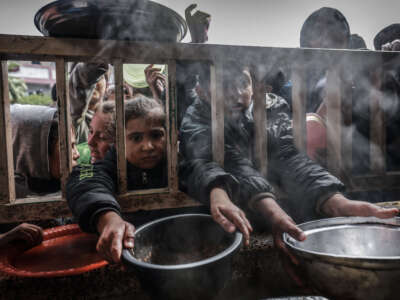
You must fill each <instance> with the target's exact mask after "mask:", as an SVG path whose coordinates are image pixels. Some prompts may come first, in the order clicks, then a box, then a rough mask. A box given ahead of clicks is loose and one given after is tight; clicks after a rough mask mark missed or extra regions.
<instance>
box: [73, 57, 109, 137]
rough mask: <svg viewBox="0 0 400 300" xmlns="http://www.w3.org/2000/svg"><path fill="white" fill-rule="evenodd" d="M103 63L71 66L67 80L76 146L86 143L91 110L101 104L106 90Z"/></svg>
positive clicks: (105, 69)
mask: <svg viewBox="0 0 400 300" xmlns="http://www.w3.org/2000/svg"><path fill="white" fill-rule="evenodd" d="M108 70H109V66H108V64H105V63H83V62H80V63H76V64H74V65H73V66H72V68H71V72H70V78H69V98H70V106H71V118H72V122H73V125H74V127H75V130H76V140H77V143H78V144H81V143H83V142H87V140H88V135H89V124H90V122H91V120H92V118H93V114H94V112H93V110H94V108H95V107H96V105H97V104H99V103H102V102H103V99H104V94H105V92H106V88H107V79H106V76H105V75H106V73H107V72H108Z"/></svg>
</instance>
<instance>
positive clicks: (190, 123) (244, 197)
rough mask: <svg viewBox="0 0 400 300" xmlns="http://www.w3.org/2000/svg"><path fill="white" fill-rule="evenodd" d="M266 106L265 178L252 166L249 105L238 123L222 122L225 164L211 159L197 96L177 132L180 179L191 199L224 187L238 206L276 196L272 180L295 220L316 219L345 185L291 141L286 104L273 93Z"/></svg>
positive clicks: (207, 124) (204, 112)
mask: <svg viewBox="0 0 400 300" xmlns="http://www.w3.org/2000/svg"><path fill="white" fill-rule="evenodd" d="M269 98H270V100H269V101H267V103H266V108H267V119H268V125H267V132H268V137H267V138H268V154H269V156H268V162H269V170H268V179H266V178H264V177H263V176H262V175H261V174H260V173H259V172H258V171H257V170H256V168H255V166H254V162H253V157H252V151H253V149H252V147H251V145H252V144H253V138H254V119H253V113H252V109H253V108H252V106H251V107H250V108H249V110H248V111H247V112H246V113H245V114H243V117H242V118H241V120H239V121H235V122H232V121H229V120H226V121H225V159H224V161H225V165H224V167H222V166H220V165H219V164H218V163H216V162H214V161H213V160H212V150H211V108H210V105H209V104H208V103H205V102H203V101H201V100H200V99H199V98H197V99H196V100H195V102H194V103H193V104H192V105H191V106H190V107H189V108H188V109H187V111H186V115H185V117H184V119H183V121H182V126H181V128H180V142H181V144H180V151H181V153H182V155H183V157H184V159H183V160H182V161H181V169H180V171H181V175H180V179H182V178H183V179H184V180H185V181H184V182H182V184H184V185H185V186H186V188H187V191H188V193H189V195H191V196H192V197H194V198H195V199H197V200H198V201H201V202H203V203H205V204H208V203H209V194H210V191H211V189H212V188H213V187H221V188H223V189H225V190H226V191H227V193H228V195H229V196H230V198H231V199H232V200H233V201H234V202H235V203H237V204H239V206H241V207H245V208H246V207H250V208H251V207H253V204H254V202H255V201H257V200H260V199H262V198H264V197H268V196H269V197H273V198H275V192H274V189H273V186H272V185H271V183H270V182H269V180H270V181H271V182H273V183H274V184H276V185H278V186H279V187H280V188H282V189H283V190H284V191H285V192H286V193H287V195H288V203H286V205H285V206H286V207H288V208H289V213H291V214H292V217H294V219H295V220H297V221H298V222H299V221H305V220H309V219H312V218H313V217H315V216H316V207H317V205H318V204H321V203H323V201H324V200H327V199H328V198H329V197H330V196H332V195H333V194H335V193H337V192H339V191H342V190H343V189H344V186H343V184H342V183H341V182H340V181H339V180H338V179H337V178H336V177H334V176H332V175H331V174H330V173H328V172H327V171H326V170H325V169H323V168H322V167H321V166H319V165H317V164H316V163H314V162H313V161H312V160H311V159H309V158H308V157H307V156H306V155H304V154H302V153H299V152H298V150H297V149H296V147H295V146H294V143H293V135H292V124H291V120H290V119H289V117H288V111H289V108H288V105H287V103H286V102H285V100H283V99H282V98H280V97H277V96H274V95H272V96H271V97H269Z"/></svg>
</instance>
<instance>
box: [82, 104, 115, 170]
mask: <svg viewBox="0 0 400 300" xmlns="http://www.w3.org/2000/svg"><path fill="white" fill-rule="evenodd" d="M113 122H115V102H114V101H106V102H102V103H98V104H97V106H96V107H95V108H94V115H93V118H92V120H91V122H90V124H89V135H88V141H87V145H88V147H89V152H90V163H95V162H96V161H98V160H102V159H104V157H105V155H106V153H107V151H108V150H109V149H110V147H111V145H113V144H114V143H115V132H111V131H109V130H108V128H109V127H110V125H111V124H112V123H113ZM81 145H82V144H81ZM86 163H87V161H86Z"/></svg>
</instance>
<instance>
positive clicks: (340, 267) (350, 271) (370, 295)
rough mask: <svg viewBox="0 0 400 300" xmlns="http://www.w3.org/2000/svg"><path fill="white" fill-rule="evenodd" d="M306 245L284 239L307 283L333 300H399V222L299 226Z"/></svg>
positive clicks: (349, 220)
mask: <svg viewBox="0 0 400 300" xmlns="http://www.w3.org/2000/svg"><path fill="white" fill-rule="evenodd" d="M299 227H300V228H301V229H302V230H304V231H305V233H306V235H307V239H306V240H305V241H304V242H299V241H296V240H294V239H293V238H291V237H290V236H289V235H288V234H284V237H283V238H284V242H285V243H286V245H287V247H288V248H289V249H290V251H292V253H293V254H294V255H295V256H296V257H297V258H298V259H299V262H300V265H299V268H300V270H301V271H302V272H303V274H304V276H305V277H306V278H305V279H306V281H307V283H308V284H310V285H311V287H313V288H314V289H315V290H316V291H317V292H319V293H320V294H321V295H322V296H326V297H328V298H330V299H377V300H379V299H396V298H398V295H399V293H400V285H399V284H398V280H399V278H400V218H392V219H377V218H373V217H368V218H364V217H343V218H330V219H322V220H317V221H312V222H307V223H303V224H300V225H299Z"/></svg>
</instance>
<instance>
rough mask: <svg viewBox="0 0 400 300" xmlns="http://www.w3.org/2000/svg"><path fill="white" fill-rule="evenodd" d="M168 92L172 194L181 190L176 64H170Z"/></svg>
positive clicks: (172, 62) (172, 61)
mask: <svg viewBox="0 0 400 300" xmlns="http://www.w3.org/2000/svg"><path fill="white" fill-rule="evenodd" d="M167 86H168V90H167V99H166V113H167V124H166V125H167V134H168V139H167V153H168V187H169V189H170V192H171V193H177V192H178V189H179V178H178V130H177V116H178V111H177V93H176V62H175V61H174V60H171V61H169V62H168V84H167Z"/></svg>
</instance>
